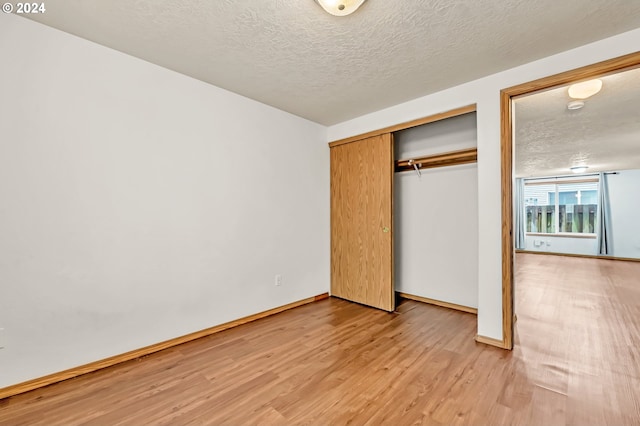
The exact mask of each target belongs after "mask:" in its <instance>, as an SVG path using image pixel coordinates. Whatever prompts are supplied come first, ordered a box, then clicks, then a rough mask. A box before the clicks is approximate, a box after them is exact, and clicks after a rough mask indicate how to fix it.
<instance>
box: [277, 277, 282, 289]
mask: <svg viewBox="0 0 640 426" xmlns="http://www.w3.org/2000/svg"><path fill="white" fill-rule="evenodd" d="M281 285H282V275H280V274H278V275H276V286H278V287H280V286H281Z"/></svg>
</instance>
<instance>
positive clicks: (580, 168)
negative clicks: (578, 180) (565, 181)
mask: <svg viewBox="0 0 640 426" xmlns="http://www.w3.org/2000/svg"><path fill="white" fill-rule="evenodd" d="M588 168H589V167H587V166H573V167H571V168H570V169H569V170H571V171H572V172H573V173H584V172H586V171H587V169H588Z"/></svg>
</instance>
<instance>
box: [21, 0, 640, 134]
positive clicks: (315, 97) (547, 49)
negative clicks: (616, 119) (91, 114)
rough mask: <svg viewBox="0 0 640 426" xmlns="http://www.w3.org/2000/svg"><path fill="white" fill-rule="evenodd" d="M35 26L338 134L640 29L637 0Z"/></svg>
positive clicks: (162, 8) (152, 15)
mask: <svg viewBox="0 0 640 426" xmlns="http://www.w3.org/2000/svg"><path fill="white" fill-rule="evenodd" d="M46 8H47V10H46V13H44V14H41V15H29V16H28V17H29V18H30V19H34V20H36V21H39V22H42V23H45V24H47V25H50V26H52V27H55V28H58V29H60V30H63V31H66V32H69V33H71V34H75V35H78V36H80V37H83V38H86V39H88V40H92V41H94V42H97V43H99V44H102V45H105V46H108V47H111V48H114V49H117V50H120V51H122V52H125V53H128V54H130V55H133V56H136V57H139V58H142V59H144V60H147V61H149V62H152V63H155V64H158V65H161V66H163V67H166V68H169V69H172V70H175V71H178V72H181V73H184V74H186V75H189V76H192V77H195V78H197V79H200V80H203V81H206V82H209V83H211V84H214V85H216V86H219V87H222V88H225V89H228V90H230V91H232V92H236V93H239V94H241V95H244V96H247V97H249V98H252V99H255V100H258V101H260V102H263V103H266V104H269V105H273V106H275V107H277V108H280V109H283V110H285V111H289V112H291V113H293V114H296V115H299V116H302V117H306V118H308V119H310V120H313V121H316V122H318V123H321V124H325V125H331V124H335V123H338V122H341V121H344V120H347V119H351V118H354V117H358V116H360V115H363V114H366V113H369V112H373V111H376V110H379V109H382V108H386V107H389V106H392V105H395V104H398V103H400V102H404V101H407V100H410V99H414V98H417V97H420V96H423V95H426V94H429V93H433V92H436V91H438V90H441V89H445V88H448V87H451V86H454V85H457V84H460V83H463V82H466V81H470V80H474V79H476V78H479V77H482V76H485V75H489V74H492V73H495V72H498V71H501V70H505V69H508V68H511V67H514V66H517V65H520V64H523V63H527V62H530V61H532V60H535V59H539V58H542V57H545V56H549V55H552V54H554V53H558V52H561V51H564V50H567V49H570V48H573V47H577V46H580V45H583V44H586V43H589V42H592V41H595V40H599V39H602V38H605V37H609V36H612V35H615V34H619V33H622V32H625V31H628V30H632V29H635V28H638V27H640V1H638V0H561V1H558V0H428V1H427V0H368V1H367V2H365V3H364V4H363V5H362V7H361V8H360V9H359V10H358V11H357V12H356V13H354V14H353V15H350V16H347V17H335V16H331V15H329V14H327V13H325V12H324V11H323V10H322V9H321V8H320V6H318V5H317V4H316V3H315V2H314V0H64V1H62V0H58V1H51V2H46Z"/></svg>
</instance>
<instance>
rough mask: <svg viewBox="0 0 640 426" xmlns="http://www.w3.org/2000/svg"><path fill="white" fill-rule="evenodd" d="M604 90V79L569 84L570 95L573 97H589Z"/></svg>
mask: <svg viewBox="0 0 640 426" xmlns="http://www.w3.org/2000/svg"><path fill="white" fill-rule="evenodd" d="M600 90H602V80H598V79H595V80H589V81H583V82H581V83H576V84H572V85H571V86H569V96H570V97H571V98H573V99H587V98H590V97H591V96H593V95H595V94H596V93H598V92H599V91H600Z"/></svg>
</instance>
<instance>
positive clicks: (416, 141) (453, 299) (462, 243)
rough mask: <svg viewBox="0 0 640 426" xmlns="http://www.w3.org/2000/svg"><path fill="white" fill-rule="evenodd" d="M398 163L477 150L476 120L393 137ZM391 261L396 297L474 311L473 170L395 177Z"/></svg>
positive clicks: (468, 117)
mask: <svg viewBox="0 0 640 426" xmlns="http://www.w3.org/2000/svg"><path fill="white" fill-rule="evenodd" d="M394 139H395V147H396V158H397V159H409V158H416V157H420V156H426V155H434V154H437V153H443V152H449V151H456V150H460V149H465V148H473V147H475V146H476V114H475V113H472V114H465V115H463V116H459V117H454V118H450V119H447V120H442V121H438V122H435V123H430V124H425V125H423V126H419V127H414V128H412V129H407V130H404V131H401V132H396V133H395V138H394ZM394 191H395V194H394V196H395V200H394V209H395V212H394V218H395V225H394V237H395V245H394V250H395V252H394V260H395V286H396V290H397V291H401V292H404V293H409V294H413V295H416V296H422V297H427V298H429V299H435V300H439V301H443V302H450V303H455V304H458V305H463V306H470V307H474V308H475V307H477V306H478V221H477V220H478V178H477V166H476V164H464V165H459V166H450V167H439V168H433V169H425V170H422V177H421V178H418V176H417V174H416V173H415V172H412V171H411V172H402V173H396V174H395V187H394Z"/></svg>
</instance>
